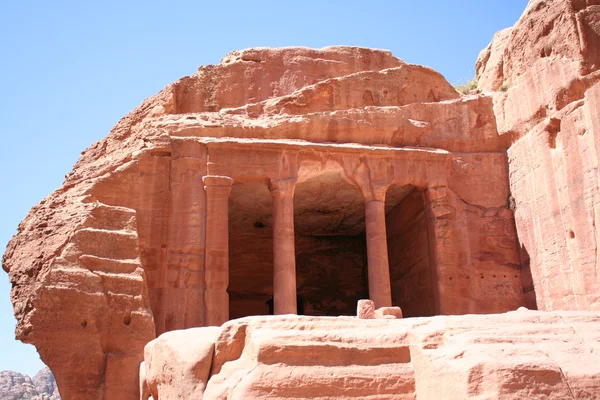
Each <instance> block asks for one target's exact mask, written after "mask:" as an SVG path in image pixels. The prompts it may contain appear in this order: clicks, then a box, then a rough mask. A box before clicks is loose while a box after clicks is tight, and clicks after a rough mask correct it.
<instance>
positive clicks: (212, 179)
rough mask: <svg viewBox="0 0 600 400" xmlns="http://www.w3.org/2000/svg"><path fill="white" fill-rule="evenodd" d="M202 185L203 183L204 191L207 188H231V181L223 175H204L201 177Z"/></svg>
mask: <svg viewBox="0 0 600 400" xmlns="http://www.w3.org/2000/svg"><path fill="white" fill-rule="evenodd" d="M202 183H204V188H205V189H206V188H209V187H226V188H231V185H232V184H233V179H232V178H230V177H228V176H224V175H206V176H203V177H202Z"/></svg>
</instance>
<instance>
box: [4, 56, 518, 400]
mask: <svg viewBox="0 0 600 400" xmlns="http://www.w3.org/2000/svg"><path fill="white" fill-rule="evenodd" d="M492 107H493V102H492V98H491V97H489V96H483V95H470V96H461V95H460V94H459V93H458V92H457V91H456V90H454V88H453V87H452V86H451V85H450V84H448V82H447V81H446V80H445V79H444V78H443V77H442V76H441V75H440V74H439V73H437V72H435V71H433V70H431V69H429V68H426V67H422V66H418V65H411V64H407V63H405V62H403V61H402V60H400V59H398V58H395V57H393V56H392V55H391V54H390V53H389V52H387V51H382V50H372V49H363V48H356V47H329V48H324V49H320V50H313V49H307V48H296V47H294V48H283V49H265V48H258V49H249V50H244V51H239V52H233V53H231V54H229V55H227V56H226V57H225V58H224V59H223V60H222V61H221V63H220V64H219V65H216V66H206V67H201V68H200V69H199V70H198V73H196V74H195V75H193V76H190V77H186V78H183V79H181V80H179V81H177V82H175V83H174V84H171V85H169V86H167V87H166V88H165V89H164V90H163V91H161V92H160V93H159V94H158V95H156V96H154V97H153V98H150V99H148V100H146V101H145V102H144V103H143V104H142V105H141V106H140V107H138V108H137V109H136V110H134V111H133V112H132V113H131V114H130V115H128V116H127V117H125V118H124V119H123V120H121V121H120V122H119V123H118V124H117V125H116V126H115V128H114V129H113V131H112V132H111V134H110V135H109V136H108V137H107V138H105V139H104V140H102V141H100V142H98V143H96V144H94V145H93V146H92V147H90V148H89V149H88V150H86V151H85V152H84V153H83V155H82V157H81V158H80V160H79V161H78V162H77V164H76V165H75V167H74V169H73V171H72V172H71V173H70V174H68V175H67V177H66V179H65V182H64V184H63V186H62V187H61V188H60V189H58V190H57V191H56V192H55V193H53V194H52V195H50V196H49V197H48V198H46V199H44V200H43V201H42V202H41V203H40V204H39V205H37V206H35V207H34V208H33V209H32V211H31V212H30V214H29V215H28V216H27V218H26V219H25V220H24V221H23V222H22V223H21V224H20V226H19V233H18V234H17V235H16V236H15V237H14V238H13V239H12V241H11V242H10V243H9V245H8V248H7V251H6V254H5V255H4V259H3V267H4V269H5V270H6V271H7V272H9V275H10V279H11V281H12V283H13V290H12V293H11V296H12V300H13V304H14V310H15V315H16V317H17V320H18V326H17V332H16V335H17V337H18V338H19V339H21V340H23V341H25V342H28V343H32V344H34V345H36V347H37V348H38V350H39V353H40V355H41V357H42V359H43V360H44V361H45V362H46V363H47V364H48V365H49V366H50V367H51V368H52V370H53V371H54V373H55V375H56V377H57V381H58V385H59V387H60V390H61V393H62V395H63V397H64V398H65V399H73V398H77V399H79V398H97V397H104V398H110V399H130V398H133V397H135V396H137V395H138V385H137V379H138V373H139V363H140V362H141V361H142V355H143V346H144V345H145V344H146V343H147V342H148V341H150V340H152V339H154V338H155V337H156V335H157V334H161V333H163V332H167V331H171V330H175V329H183V328H191V327H197V326H206V325H221V324H222V323H223V322H225V321H227V320H228V319H232V318H237V317H244V316H248V315H259V314H269V313H273V312H274V313H282V312H283V313H286V312H296V311H299V312H300V313H304V314H309V315H333V316H335V315H353V314H354V312H355V309H356V301H357V300H358V299H361V298H366V297H368V296H371V298H372V300H374V302H375V305H376V307H377V308H381V307H389V306H392V305H394V306H400V307H401V309H402V311H403V312H404V316H406V317H410V316H423V315H436V314H465V313H490V312H505V311H508V310H513V309H516V308H517V307H519V306H521V305H523V304H524V299H523V295H522V286H523V285H522V278H521V271H520V267H519V253H518V247H517V240H516V231H515V228H514V220H513V214H512V212H511V210H509V209H508V208H507V202H508V198H509V188H508V175H507V170H508V167H507V159H506V155H505V153H504V143H503V139H502V137H500V136H499V135H498V132H497V130H496V122H495V118H494V114H493V112H492ZM228 221H229V223H228ZM386 225H387V229H386ZM388 253H389V261H388ZM294 265H295V268H294ZM388 265H389V267H388ZM290 266H292V268H291V269H290V268H289V267H290ZM275 277H276V278H277V279H275ZM390 277H391V278H390ZM296 288H297V292H296ZM278 307H279V308H278Z"/></svg>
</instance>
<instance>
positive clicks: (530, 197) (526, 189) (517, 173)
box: [477, 0, 600, 310]
mask: <svg viewBox="0 0 600 400" xmlns="http://www.w3.org/2000/svg"><path fill="white" fill-rule="evenodd" d="M599 69H600V3H598V2H597V1H592V0H560V1H559V0H554V1H541V0H535V1H534V0H532V1H530V2H529V5H528V6H527V9H526V10H525V12H524V14H523V16H522V17H521V18H520V19H519V21H518V22H517V23H516V24H515V26H514V27H512V28H509V29H507V30H504V31H501V32H499V33H498V34H497V35H496V36H495V37H494V40H493V41H492V43H491V44H490V45H489V46H488V47H487V48H486V49H485V50H483V51H482V53H481V54H480V56H479V60H478V61H477V77H478V82H479V88H481V89H483V90H484V91H495V92H494V93H493V99H494V114H495V116H496V121H497V124H498V125H497V126H498V133H499V135H500V136H501V137H505V138H506V139H507V141H506V143H508V157H509V171H510V173H509V176H510V189H511V194H512V197H513V198H514V207H515V210H516V211H515V219H516V225H517V231H518V236H519V242H520V245H521V257H522V264H523V266H524V268H526V269H527V268H530V269H531V277H532V280H531V281H530V282H526V283H525V287H526V292H527V294H526V296H527V304H528V305H529V306H530V307H534V306H535V304H536V303H537V306H538V307H539V308H540V309H543V310H561V309H562V310H565V309H572V310H588V309H594V310H597V309H599V308H600V256H599V254H600V253H599V251H598V248H599V246H600V186H599V182H600V180H599V176H600V175H599V174H600V172H599V170H598V163H599V161H600V156H599V154H600V112H599V110H600V83H599V82H600V71H599ZM526 275H527V274H526Z"/></svg>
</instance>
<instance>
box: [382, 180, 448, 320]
mask: <svg viewBox="0 0 600 400" xmlns="http://www.w3.org/2000/svg"><path fill="white" fill-rule="evenodd" d="M429 224H430V222H429V220H428V218H427V215H426V212H425V203H424V199H423V192H422V191H421V190H419V189H417V188H415V187H413V186H411V185H407V186H391V187H390V188H389V189H388V192H387V195H386V231H387V242H388V258H389V264H390V281H391V289H392V304H393V305H395V306H399V307H400V308H402V313H403V315H404V317H423V316H432V315H436V313H437V299H436V297H437V295H436V292H437V291H436V286H435V285H436V280H435V277H434V273H435V271H434V268H433V262H432V259H431V257H432V256H431V254H432V253H431V248H430V233H429V230H430V228H429Z"/></svg>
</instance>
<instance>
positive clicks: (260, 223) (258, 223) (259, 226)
mask: <svg viewBox="0 0 600 400" xmlns="http://www.w3.org/2000/svg"><path fill="white" fill-rule="evenodd" d="M265 226H267V225H265V224H263V223H262V222H260V221H256V222H255V223H254V227H255V228H264V227H265Z"/></svg>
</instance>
